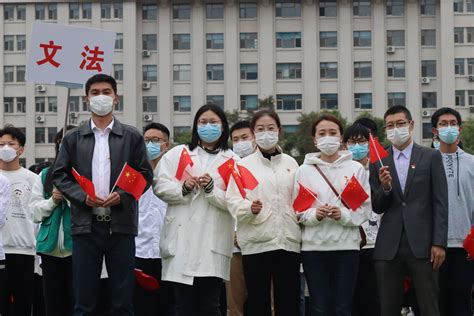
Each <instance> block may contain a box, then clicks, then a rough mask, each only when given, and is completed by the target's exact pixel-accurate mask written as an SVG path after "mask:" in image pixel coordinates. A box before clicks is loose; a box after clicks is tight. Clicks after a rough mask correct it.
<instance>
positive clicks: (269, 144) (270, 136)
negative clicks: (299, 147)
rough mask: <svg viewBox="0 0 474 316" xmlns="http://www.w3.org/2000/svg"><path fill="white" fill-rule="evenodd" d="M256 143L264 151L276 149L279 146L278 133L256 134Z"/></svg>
mask: <svg viewBox="0 0 474 316" xmlns="http://www.w3.org/2000/svg"><path fill="white" fill-rule="evenodd" d="M255 142H256V143H257V145H258V147H260V148H262V149H263V150H270V149H272V148H275V146H276V145H277V144H278V132H270V131H268V132H259V133H255Z"/></svg>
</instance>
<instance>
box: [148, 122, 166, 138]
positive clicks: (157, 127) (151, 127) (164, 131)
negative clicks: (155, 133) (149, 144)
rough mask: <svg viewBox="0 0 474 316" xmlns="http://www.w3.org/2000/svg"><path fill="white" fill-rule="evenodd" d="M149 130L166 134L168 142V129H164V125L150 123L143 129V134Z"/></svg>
mask: <svg viewBox="0 0 474 316" xmlns="http://www.w3.org/2000/svg"><path fill="white" fill-rule="evenodd" d="M149 129H157V130H159V131H160V132H162V133H164V134H166V137H168V140H169V139H170V130H169V129H168V127H166V126H165V125H163V124H161V123H157V122H151V123H150V124H148V125H147V126H145V128H143V134H145V132H146V131H147V130H149Z"/></svg>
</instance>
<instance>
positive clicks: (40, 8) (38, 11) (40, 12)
mask: <svg viewBox="0 0 474 316" xmlns="http://www.w3.org/2000/svg"><path fill="white" fill-rule="evenodd" d="M45 10H46V8H45V5H44V4H43V3H37V4H35V19H36V20H44V19H45Z"/></svg>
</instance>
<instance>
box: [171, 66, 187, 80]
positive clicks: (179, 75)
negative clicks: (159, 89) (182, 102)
mask: <svg viewBox="0 0 474 316" xmlns="http://www.w3.org/2000/svg"><path fill="white" fill-rule="evenodd" d="M173 80H175V81H190V80H191V65H189V64H183V65H173Z"/></svg>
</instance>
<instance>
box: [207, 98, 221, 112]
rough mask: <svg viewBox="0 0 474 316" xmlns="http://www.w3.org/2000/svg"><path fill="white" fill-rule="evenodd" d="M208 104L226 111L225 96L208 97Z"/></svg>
mask: <svg viewBox="0 0 474 316" xmlns="http://www.w3.org/2000/svg"><path fill="white" fill-rule="evenodd" d="M207 103H211V104H214V105H217V106H218V107H220V108H221V109H224V96H223V95H208V96H207Z"/></svg>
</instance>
